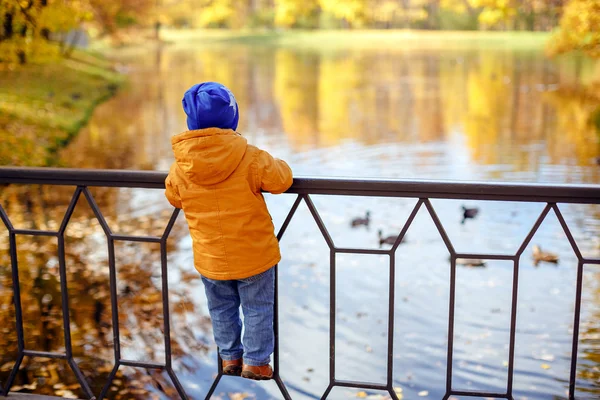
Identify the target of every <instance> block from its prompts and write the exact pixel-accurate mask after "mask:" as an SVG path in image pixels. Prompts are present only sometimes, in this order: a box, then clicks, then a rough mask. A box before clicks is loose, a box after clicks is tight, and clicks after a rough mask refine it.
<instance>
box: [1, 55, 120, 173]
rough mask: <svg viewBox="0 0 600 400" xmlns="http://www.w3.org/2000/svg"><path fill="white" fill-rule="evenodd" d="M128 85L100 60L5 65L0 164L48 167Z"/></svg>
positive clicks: (82, 57)
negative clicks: (101, 105)
mask: <svg viewBox="0 0 600 400" xmlns="http://www.w3.org/2000/svg"><path fill="white" fill-rule="evenodd" d="M123 82H124V78H123V76H122V75H120V74H118V73H116V72H114V70H113V69H112V67H111V65H110V63H109V62H108V61H106V60H105V59H103V58H102V57H100V56H97V55H94V54H91V53H87V52H75V53H74V54H73V56H72V57H71V58H69V59H59V60H56V61H55V62H52V63H45V64H28V65H24V66H15V65H9V64H0V142H2V146H0V165H27V166H48V165H53V164H55V163H56V160H55V158H56V157H55V155H56V152H57V151H58V150H59V149H60V148H62V147H64V146H66V145H67V144H68V143H69V142H70V141H71V139H73V138H74V137H75V135H77V132H79V130H80V129H81V127H83V126H84V125H85V124H86V123H87V121H88V120H89V118H90V116H91V115H92V112H93V110H94V108H95V107H96V105H98V104H99V103H101V102H102V101H105V100H106V99H108V98H110V97H111V96H112V95H114V94H115V92H116V91H117V89H118V88H119V86H120V85H121V84H122V83H123Z"/></svg>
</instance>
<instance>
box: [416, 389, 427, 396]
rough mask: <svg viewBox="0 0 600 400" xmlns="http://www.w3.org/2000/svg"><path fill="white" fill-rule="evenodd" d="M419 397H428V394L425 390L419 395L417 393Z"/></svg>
mask: <svg viewBox="0 0 600 400" xmlns="http://www.w3.org/2000/svg"><path fill="white" fill-rule="evenodd" d="M417 394H418V395H419V396H420V397H425V396H428V395H429V392H428V391H427V390H421V391H420V392H419V393H417Z"/></svg>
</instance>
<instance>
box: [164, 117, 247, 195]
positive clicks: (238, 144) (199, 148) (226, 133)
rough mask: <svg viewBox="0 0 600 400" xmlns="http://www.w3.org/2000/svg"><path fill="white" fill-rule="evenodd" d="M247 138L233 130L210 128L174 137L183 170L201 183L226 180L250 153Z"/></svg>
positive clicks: (174, 149) (178, 163)
mask: <svg viewBox="0 0 600 400" xmlns="http://www.w3.org/2000/svg"><path fill="white" fill-rule="evenodd" d="M247 144H248V142H247V140H246V138H244V137H243V136H241V135H240V134H239V133H236V132H235V131H233V130H231V129H219V128H207V129H199V130H193V131H187V132H184V133H181V134H179V135H176V136H173V137H172V138H171V145H172V147H173V153H174V154H175V161H176V163H177V166H178V167H179V169H180V170H181V171H182V172H183V173H184V175H185V176H186V177H187V178H188V179H189V180H190V181H191V182H194V183H196V184H198V185H202V186H206V185H214V184H217V183H220V182H223V181H224V180H225V179H227V178H228V177H229V176H230V175H231V174H232V173H233V171H235V169H236V168H237V167H238V165H239V164H240V162H241V161H242V158H243V157H244V154H245V153H246V147H247Z"/></svg>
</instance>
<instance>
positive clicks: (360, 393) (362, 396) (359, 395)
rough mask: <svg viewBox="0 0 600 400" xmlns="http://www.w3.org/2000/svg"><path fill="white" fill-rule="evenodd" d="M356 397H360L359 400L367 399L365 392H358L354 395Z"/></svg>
mask: <svg viewBox="0 0 600 400" xmlns="http://www.w3.org/2000/svg"><path fill="white" fill-rule="evenodd" d="M356 397H360V398H361V399H364V398H365V397H367V392H364V391H362V392H358V393H356Z"/></svg>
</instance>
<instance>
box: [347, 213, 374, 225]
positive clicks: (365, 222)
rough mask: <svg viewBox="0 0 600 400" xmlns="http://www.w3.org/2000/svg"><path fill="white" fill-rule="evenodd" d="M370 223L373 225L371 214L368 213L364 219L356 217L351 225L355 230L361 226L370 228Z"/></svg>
mask: <svg viewBox="0 0 600 400" xmlns="http://www.w3.org/2000/svg"><path fill="white" fill-rule="evenodd" d="M370 223H371V212H370V211H367V212H366V214H365V217H364V218H361V217H356V218H354V219H353V220H352V222H351V223H350V225H351V226H352V227H353V228H355V227H357V226H361V225H364V226H369V224H370Z"/></svg>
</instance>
